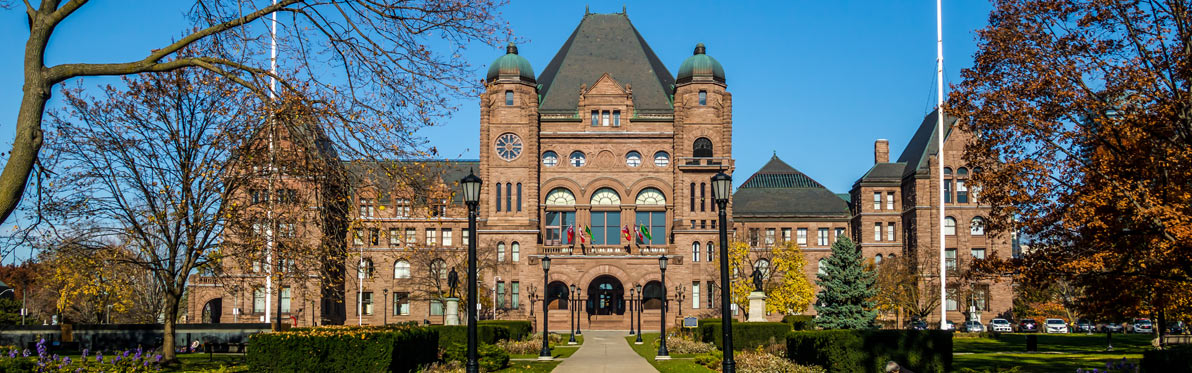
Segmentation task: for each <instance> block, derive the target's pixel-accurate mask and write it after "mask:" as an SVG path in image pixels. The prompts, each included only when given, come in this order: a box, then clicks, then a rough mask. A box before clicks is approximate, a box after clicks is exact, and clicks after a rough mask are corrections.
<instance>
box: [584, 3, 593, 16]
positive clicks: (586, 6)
mask: <svg viewBox="0 0 1192 373" xmlns="http://www.w3.org/2000/svg"><path fill="white" fill-rule="evenodd" d="M589 14H592V12H590V11H588V4H584V15H585V16H586V15H589Z"/></svg>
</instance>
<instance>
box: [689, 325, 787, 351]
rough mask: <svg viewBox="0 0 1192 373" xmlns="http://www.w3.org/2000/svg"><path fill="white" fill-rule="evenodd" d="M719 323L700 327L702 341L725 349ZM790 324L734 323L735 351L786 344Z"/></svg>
mask: <svg viewBox="0 0 1192 373" xmlns="http://www.w3.org/2000/svg"><path fill="white" fill-rule="evenodd" d="M721 325H723V324H722V323H721V322H719V321H708V322H704V323H701V324H700V326H699V331H700V340H701V341H703V342H709V343H714V344H716V348H719V349H724V338H723V335H724V332H723V331H721V329H720V326H721ZM790 331H791V326H790V324H785V323H780V322H735V321H734V322H733V350H744V349H754V348H757V347H759V346H766V345H769V344H770V343H771V341H773V342H775V343H784V342H785V338H786V334H787V333H789V332H790Z"/></svg>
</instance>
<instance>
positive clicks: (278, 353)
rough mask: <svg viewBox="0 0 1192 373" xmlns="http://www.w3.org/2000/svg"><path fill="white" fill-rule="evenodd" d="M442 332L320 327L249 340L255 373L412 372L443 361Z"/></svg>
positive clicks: (431, 330) (432, 330) (386, 327)
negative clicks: (439, 357)
mask: <svg viewBox="0 0 1192 373" xmlns="http://www.w3.org/2000/svg"><path fill="white" fill-rule="evenodd" d="M437 340H438V331H437V330H435V328H430V327H413V326H408V325H401V326H385V327H370V328H363V327H320V328H303V329H299V330H290V331H284V332H276V333H260V334H256V335H253V336H252V337H250V338H249V348H248V354H247V356H246V360H247V362H248V366H249V370H250V371H253V372H412V371H415V370H417V369H418V367H419V366H423V365H426V364H430V363H432V362H434V361H435V360H436V359H437V358H438V343H436V342H437Z"/></svg>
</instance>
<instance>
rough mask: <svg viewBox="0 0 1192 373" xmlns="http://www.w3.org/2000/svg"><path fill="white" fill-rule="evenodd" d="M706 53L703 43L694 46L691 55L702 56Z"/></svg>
mask: <svg viewBox="0 0 1192 373" xmlns="http://www.w3.org/2000/svg"><path fill="white" fill-rule="evenodd" d="M706 51H707V48H705V47H704V43H699V44H696V45H695V53H692V54H693V55H695V54H704V53H705V52H706Z"/></svg>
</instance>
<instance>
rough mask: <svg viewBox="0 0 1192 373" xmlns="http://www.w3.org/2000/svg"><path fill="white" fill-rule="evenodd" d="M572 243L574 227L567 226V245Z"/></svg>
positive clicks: (573, 240)
mask: <svg viewBox="0 0 1192 373" xmlns="http://www.w3.org/2000/svg"><path fill="white" fill-rule="evenodd" d="M572 242H575V226H574V225H568V226H567V243H572Z"/></svg>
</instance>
